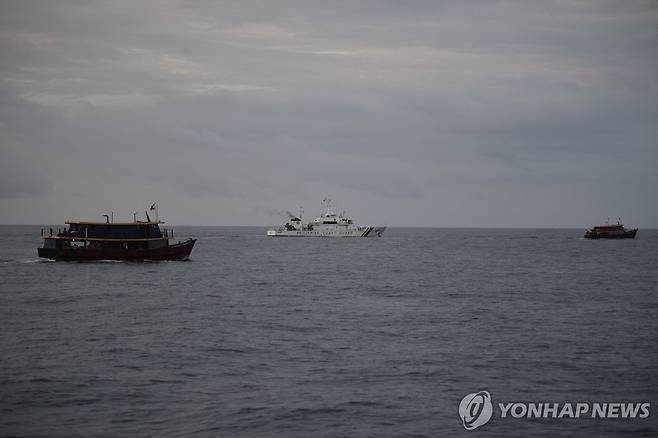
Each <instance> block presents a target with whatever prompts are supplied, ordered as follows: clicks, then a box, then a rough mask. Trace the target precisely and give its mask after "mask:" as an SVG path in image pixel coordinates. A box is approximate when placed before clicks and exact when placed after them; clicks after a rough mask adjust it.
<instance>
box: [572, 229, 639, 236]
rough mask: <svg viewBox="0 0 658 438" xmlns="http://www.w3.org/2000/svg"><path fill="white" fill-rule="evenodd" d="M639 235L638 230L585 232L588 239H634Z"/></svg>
mask: <svg viewBox="0 0 658 438" xmlns="http://www.w3.org/2000/svg"><path fill="white" fill-rule="evenodd" d="M636 234H637V228H635V229H634V230H624V231H621V232H617V231H613V232H608V231H597V230H587V231H585V236H584V237H585V238H586V239H634V238H635V235H636Z"/></svg>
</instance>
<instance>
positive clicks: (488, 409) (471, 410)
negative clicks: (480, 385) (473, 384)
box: [459, 391, 493, 430]
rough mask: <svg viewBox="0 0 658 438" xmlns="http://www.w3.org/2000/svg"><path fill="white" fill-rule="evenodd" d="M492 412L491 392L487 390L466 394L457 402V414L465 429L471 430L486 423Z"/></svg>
mask: <svg viewBox="0 0 658 438" xmlns="http://www.w3.org/2000/svg"><path fill="white" fill-rule="evenodd" d="M492 413H493V406H492V405H491V394H489V392H487V391H480V392H474V393H472V394H468V395H467V396H466V397H464V398H463V399H462V401H461V403H459V416H460V417H461V419H462V423H463V424H464V428H465V429H466V430H473V429H476V428H478V427H480V426H482V425H484V424H487V422H488V421H489V420H490V419H491V414H492Z"/></svg>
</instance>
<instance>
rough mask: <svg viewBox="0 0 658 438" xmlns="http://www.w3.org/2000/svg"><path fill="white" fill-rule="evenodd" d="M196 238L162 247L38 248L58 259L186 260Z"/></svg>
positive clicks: (39, 250)
mask: <svg viewBox="0 0 658 438" xmlns="http://www.w3.org/2000/svg"><path fill="white" fill-rule="evenodd" d="M195 243H196V239H188V240H186V241H184V242H179V243H176V244H173V245H168V246H163V247H161V248H153V249H145V248H134V249H109V248H99V247H93V246H87V247H84V246H81V247H66V248H37V250H38V252H39V257H43V258H47V259H51V260H58V261H88V260H125V261H142V260H185V259H188V258H189V256H190V253H191V252H192V248H194V244H195Z"/></svg>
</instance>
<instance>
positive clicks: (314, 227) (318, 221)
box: [267, 198, 386, 237]
mask: <svg viewBox="0 0 658 438" xmlns="http://www.w3.org/2000/svg"><path fill="white" fill-rule="evenodd" d="M287 213H288V216H289V219H288V222H286V224H285V225H284V226H282V227H280V228H276V229H270V230H267V235H268V236H277V237H380V236H381V235H382V233H384V230H386V227H363V226H357V225H354V222H353V221H352V219H351V218H349V217H348V216H346V215H345V212H343V213H341V214H336V213H335V212H334V210H333V208H332V206H331V199H328V198H324V199H323V200H322V213H320V216H318V217H316V218H315V219H313V220H312V221H311V222H309V223H307V224H304V223H303V222H302V215H303V214H304V211H303V210H300V212H299V215H294V214H292V213H290V212H287Z"/></svg>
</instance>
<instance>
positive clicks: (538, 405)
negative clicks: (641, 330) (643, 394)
mask: <svg viewBox="0 0 658 438" xmlns="http://www.w3.org/2000/svg"><path fill="white" fill-rule="evenodd" d="M650 409H651V403H650V402H609V401H608V402H603V403H602V402H562V403H556V402H518V401H517V402H506V403H498V414H497V415H498V417H497V418H498V419H500V420H508V419H512V420H520V419H525V420H532V419H536V418H555V419H556V420H558V421H559V420H561V419H586V418H601V419H622V420H623V419H626V420H644V419H646V418H649V416H650V415H651V411H650ZM493 412H494V407H493V404H492V402H491V394H489V392H488V391H480V392H474V393H471V394H468V395H466V397H464V398H463V399H462V401H461V402H460V403H459V416H460V417H461V419H462V423H463V424H464V428H465V429H466V430H473V429H477V428H478V427H480V426H483V425H485V424H487V423H488V422H489V420H491V417H492V416H493Z"/></svg>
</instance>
